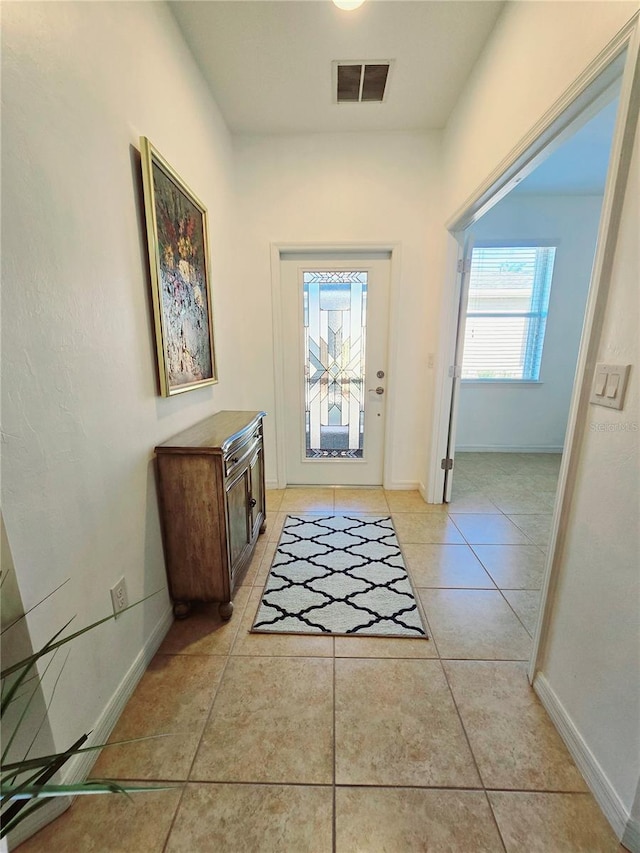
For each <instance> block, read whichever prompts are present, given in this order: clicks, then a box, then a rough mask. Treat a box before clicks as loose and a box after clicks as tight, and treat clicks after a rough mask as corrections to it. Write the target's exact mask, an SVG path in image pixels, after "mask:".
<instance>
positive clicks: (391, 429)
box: [271, 241, 402, 489]
mask: <svg viewBox="0 0 640 853" xmlns="http://www.w3.org/2000/svg"><path fill="white" fill-rule="evenodd" d="M401 248H402V247H401V244H400V243H398V242H395V241H389V242H375V243H366V242H363V243H340V242H336V243H290V242H274V243H271V306H272V322H273V384H274V396H275V426H276V472H277V488H278V489H284V488H285V487H286V485H287V463H286V452H285V442H286V418H285V399H284V386H285V383H284V359H285V353H284V347H283V344H282V330H283V319H282V301H283V299H282V276H281V267H280V263H281V260H282V255H287V254H293V253H295V254H301V255H309V256H315V257H317V258H322V256H323V255H327V256H329V255H336V254H349V255H354V256H355V255H357V254H358V253H360V254H367V253H376V252H380V253H383V252H384V253H388V255H389V263H390V271H389V316H388V324H389V328H388V338H387V376H389V377H391V379H392V381H391V382H390V383H389V384H388V385H387V390H386V394H387V401H386V417H385V421H386V423H385V433H384V443H383V454H384V458H383V463H382V471H383V474H382V485H383V487H384V488H390V487H391V484H392V471H391V462H392V454H391V450H392V448H393V443H394V433H395V424H394V421H393V417H392V412H393V411H394V410H395V395H396V391H395V388H396V383H395V382H394V381H393V378H394V377H395V375H396V367H397V351H398V336H397V310H396V297H397V294H398V293H399V291H400V288H399V283H400V263H401Z"/></svg>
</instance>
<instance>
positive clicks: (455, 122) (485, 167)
mask: <svg viewBox="0 0 640 853" xmlns="http://www.w3.org/2000/svg"><path fill="white" fill-rule="evenodd" d="M637 9H638V3H637V2H622V0H621V2H613V3H611V2H608V0H603V2H581V0H575V2H567V0H547V2H544V3H540V2H535V0H534V2H531V0H518V2H510V3H507V4H506V5H505V8H504V10H503V12H502V14H501V15H500V17H499V18H498V22H497V25H496V27H495V29H494V31H493V33H492V34H491V37H490V38H489V41H488V42H487V45H486V47H485V49H484V51H483V53H482V55H481V57H480V59H479V60H478V62H477V63H476V65H475V67H474V69H473V73H472V75H471V77H470V78H469V82H468V84H467V86H466V88H465V90H464V93H463V95H462V96H461V97H460V99H459V100H458V103H457V104H456V107H455V109H454V111H453V113H452V115H451V117H450V118H449V121H448V122H447V127H446V130H445V136H444V144H443V152H444V172H445V205H444V212H445V215H446V217H447V218H449V217H452V216H453V215H454V214H455V213H456V212H457V211H458V209H459V208H460V207H461V206H462V205H463V204H464V203H465V202H466V200H467V199H468V198H469V197H470V196H471V195H472V194H473V193H474V191H475V190H476V188H477V187H479V186H480V184H482V183H483V182H484V181H485V179H486V178H487V177H488V176H489V175H490V174H491V173H492V172H493V170H494V169H495V168H496V167H497V166H498V165H499V164H500V162H501V161H502V160H503V158H504V157H506V156H507V155H508V154H509V153H510V151H511V150H512V149H513V148H514V147H515V146H516V145H517V144H518V143H519V142H520V140H521V139H522V138H523V137H524V136H526V134H527V133H528V132H529V130H531V128H532V127H533V126H534V125H535V124H536V122H537V121H538V120H539V119H540V118H541V117H542V116H543V115H544V113H545V112H546V111H547V110H548V109H549V108H550V107H551V106H552V105H553V104H554V103H555V101H557V100H558V99H559V98H560V96H561V95H562V94H563V93H564V92H565V91H566V90H567V89H568V88H569V86H570V85H571V84H572V83H573V81H574V80H575V79H576V78H577V77H578V76H579V75H580V74H581V73H582V71H584V69H585V68H586V67H587V65H589V63H590V62H591V61H592V60H593V59H594V58H595V57H596V56H597V55H598V53H599V52H600V51H601V50H602V48H604V47H605V46H606V45H607V44H608V42H609V41H610V40H611V39H612V38H613V37H614V36H615V35H616V33H617V32H618V31H619V30H620V29H621V28H622V27H623V26H624V24H625V23H626V22H627V21H628V20H629V18H630V17H631V16H632V15H633V13H634V12H635V11H637Z"/></svg>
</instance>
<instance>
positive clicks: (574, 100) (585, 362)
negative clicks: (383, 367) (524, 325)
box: [428, 12, 640, 684]
mask: <svg viewBox="0 0 640 853" xmlns="http://www.w3.org/2000/svg"><path fill="white" fill-rule="evenodd" d="M639 21H640V13H638V12H636V14H635V15H634V16H633V17H632V18H631V19H630V21H629V22H628V23H627V24H626V25H625V26H624V27H623V28H622V29H621V30H620V32H619V33H618V34H617V35H616V36H615V37H614V38H613V39H612V41H611V42H610V43H609V44H608V45H607V46H606V47H605V48H604V49H603V50H602V51H601V52H600V54H598V56H597V57H596V58H595V59H594V60H593V61H592V62H591V63H590V64H589V65H588V66H587V68H586V69H585V70H584V71H583V72H582V74H581V75H580V76H579V77H578V78H577V79H576V80H575V81H574V83H573V84H572V85H571V86H570V87H569V88H568V89H567V90H566V91H565V93H564V94H563V95H562V96H561V97H560V98H559V99H558V100H557V101H556V102H555V104H553V105H552V107H551V108H550V109H549V110H548V111H547V112H546V113H545V114H544V115H543V116H542V118H541V119H540V120H539V121H538V122H537V123H536V124H535V125H534V127H533V128H532V129H531V130H530V131H529V133H528V134H527V135H526V136H525V137H524V138H523V139H522V140H521V141H520V142H519V143H518V145H517V146H516V147H515V148H514V149H513V150H512V151H511V152H510V153H509V154H508V155H507V156H506V157H505V158H504V160H503V161H502V162H501V163H500V164H499V165H498V166H497V167H496V169H495V170H494V171H493V172H492V173H491V174H490V175H489V177H488V178H487V179H486V180H485V181H484V183H483V184H481V185H480V186H479V187H478V188H477V189H476V191H475V192H474V193H473V195H472V196H470V197H469V199H467V201H466V202H465V203H464V204H463V206H462V207H461V208H460V209H459V210H458V211H457V212H456V213H455V214H454V215H453V216H452V217H451V219H450V220H449V221H448V222H447V223H446V228H447V231H448V236H447V252H446V267H445V279H444V280H445V288H446V289H445V295H444V299H443V310H442V316H441V326H440V328H441V329H442V330H443V334H442V337H441V341H440V346H439V351H438V364H439V365H440V367H439V370H438V375H437V378H436V398H435V412H434V422H433V433H432V440H431V447H432V452H431V460H430V469H429V472H428V475H429V490H428V499H429V501H432V502H434V503H440V502H441V501H442V494H443V489H444V472H443V471H442V470H441V468H440V460H441V458H443V457H444V456H445V455H446V447H447V437H448V434H449V415H450V411H451V390H452V379H451V377H450V376H449V369H450V366H451V365H453V364H454V359H455V345H456V327H457V311H458V307H459V304H460V293H461V282H462V272H461V271H460V270H459V261H460V260H461V258H462V257H463V244H464V233H465V231H466V229H468V228H469V226H470V225H472V224H473V223H474V222H475V221H476V220H478V219H479V218H480V217H481V216H482V215H483V214H484V213H486V212H487V211H488V210H489V209H490V208H491V207H493V206H494V205H495V204H497V203H498V202H499V201H500V200H501V199H502V198H504V196H506V195H507V194H508V193H509V192H510V191H511V189H513V187H515V186H516V185H517V184H518V183H519V182H520V181H521V180H523V178H525V177H526V176H527V175H528V174H530V172H532V171H533V170H534V169H535V168H536V166H537V165H538V164H539V163H540V162H541V161H542V160H543V159H545V158H546V157H547V156H548V155H549V154H550V153H552V151H554V150H555V149H556V148H558V147H559V146H560V145H561V144H562V142H564V141H565V139H566V138H567V137H568V136H569V135H571V134H572V133H573V132H574V130H575V123H576V121H577V120H582V121H583V122H586V121H587V120H588V119H589V118H590V117H591V116H592V115H594V114H595V112H597V111H598V110H599V108H600V106H601V104H602V101H603V99H604V98H606V94H607V92H608V90H609V88H610V87H611V85H613V82H614V80H618V79H620V78H621V87H620V94H619V99H620V100H619V106H618V113H617V116H616V124H615V130H614V135H613V141H612V145H611V153H610V155H609V156H610V159H609V170H608V174H607V180H606V185H605V191H604V196H603V202H602V209H601V214H600V224H599V228H598V235H597V239H596V252H595V257H594V262H593V268H592V273H591V282H590V286H589V295H588V299H587V304H586V309H585V320H584V326H583V330H582V337H581V341H580V350H579V354H578V361H577V365H576V373H575V379H574V386H573V391H572V395H571V405H570V409H569V417H568V423H567V430H566V435H565V446H564V452H563V455H562V464H561V467H560V474H559V479H558V491H557V494H556V503H555V507H554V512H553V516H552V522H551V538H550V541H549V548H548V551H547V560H546V565H545V573H544V578H543V582H542V590H541V598H540V610H539V612H538V620H537V624H536V631H535V636H534V640H533V647H532V653H531V658H530V661H529V667H528V677H529V681H530V682H531V683H532V684H533V682H534V679H535V676H536V674H537V672H538V670H539V669H541V667H542V664H543V660H544V655H545V652H546V646H547V639H548V635H549V629H550V625H551V615H552V609H553V603H554V598H555V591H556V588H557V584H558V581H559V576H560V572H561V561H562V552H563V547H564V538H565V534H566V529H567V522H568V519H569V513H570V508H571V500H572V496H573V489H574V486H575V482H576V477H577V473H578V462H579V456H580V449H581V446H582V438H583V435H584V432H585V422H586V412H587V409H588V405H589V394H590V387H591V381H592V377H593V372H594V367H595V362H596V357H597V349H598V345H599V341H600V336H601V330H602V324H603V320H604V314H605V310H606V304H607V297H608V291H609V281H610V277H611V271H612V266H613V259H614V255H615V244H616V239H617V231H618V225H619V222H620V218H621V215H622V207H623V202H624V195H625V189H626V184H627V179H628V174H629V166H630V163H631V156H632V153H633V141H634V134H635V129H636V124H637V121H638V114H639V112H640V26H639ZM625 50H626V51H627V54H626V57H625V58H624V64H622V63H623V60H622V56H623V54H624V51H625Z"/></svg>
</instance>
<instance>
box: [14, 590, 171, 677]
mask: <svg viewBox="0 0 640 853" xmlns="http://www.w3.org/2000/svg"><path fill="white" fill-rule="evenodd" d="M161 591H162V590H159V589H157V590H156V591H155V592H152V593H151V594H150V595H145V597H144V598H141V599H140V600H139V601H135V602H134V603H133V604H130V605H129V606H128V607H124V608H123V609H122V610H120V611H119V612H118V616H122V614H123V613H126V612H127V610H131V609H132V608H134V607H137V606H138V605H139V604H142V602H143V601H147V599H149V598H152V597H153V596H154V595H157V594H158V593H159V592H161ZM74 618H75V617H74ZM115 618H116V614H115V613H112V614H111V615H110V616H104V617H103V618H102V619H98V620H97V622H92V623H91V625H87V626H86V627H85V628H81V629H80V630H79V631H76V632H75V633H73V634H69V636H68V637H63V638H62V640H57V642H54V640H56V638H57V637H59V636H60V634H61V633H62V631H64V630H65V629H66V628H67V627H68V626H69V624H70V622H71V621H72V620H69V622H67V624H66V625H65V626H64V627H63V628H62V629H61V630H60V631H58V632H57V633H56V634H54V636H53V637H52V639H51V640H49V642H48V643H47V644H46V645H45V646H43V647H42V648H41V649H40V650H39V651H37V652H34V653H33V654H31V655H29V656H28V657H26V658H24V659H23V660H21V661H18V662H17V663H14V664H12V665H11V666H8V667H7V668H6V669H3V670H2V672H0V678H2V679H4V678H7V677H8V676H9V675H13V673H14V672H18V671H19V670H21V669H22V668H23V667H28V668H29V669H30V668H31V667H32V666H33V664H34V663H36V661H38V660H39V659H40V658H41V657H43V656H44V655H46V654H49V653H50V652H52V651H53V650H54V649H57V648H59V647H60V646H64V645H65V644H66V643H70V642H71V641H72V640H75V639H76V637H81V636H82V635H83V634H86V633H87V631H92V630H93V629H94V628H97V627H98V625H102V624H103V623H104V622H110V621H111V620H112V619H115Z"/></svg>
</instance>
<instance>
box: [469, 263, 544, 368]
mask: <svg viewBox="0 0 640 853" xmlns="http://www.w3.org/2000/svg"><path fill="white" fill-rule="evenodd" d="M555 253H556V250H555V247H553V246H498V247H494V246H491V247H477V248H474V249H473V251H472V254H471V271H470V279H469V302H468V306H467V319H466V326H465V336H464V355H463V360H462V379H472V380H489V381H509V380H511V381H513V380H520V381H537V380H538V379H539V376H540V363H541V361H542V348H543V344H544V333H545V327H546V321H547V312H548V310H549V295H550V292H551V279H552V276H553V264H554V260H555Z"/></svg>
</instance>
